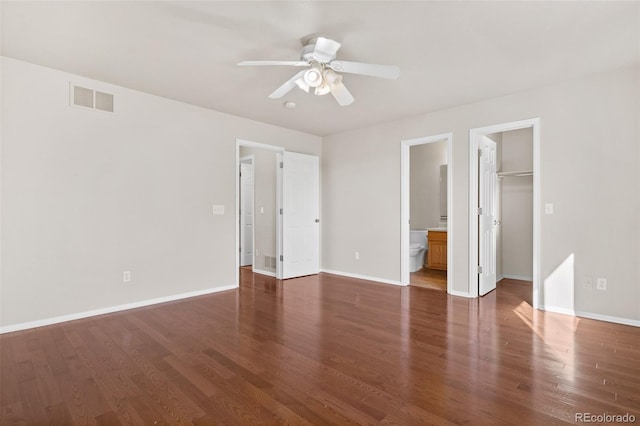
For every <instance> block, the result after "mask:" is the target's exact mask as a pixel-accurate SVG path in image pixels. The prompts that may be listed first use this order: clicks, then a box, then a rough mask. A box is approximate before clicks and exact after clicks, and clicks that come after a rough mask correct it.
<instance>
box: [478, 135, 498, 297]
mask: <svg viewBox="0 0 640 426" xmlns="http://www.w3.org/2000/svg"><path fill="white" fill-rule="evenodd" d="M479 154H480V158H479V162H480V167H479V174H480V176H479V184H480V185H479V194H478V195H479V207H480V210H479V212H478V221H479V223H478V229H479V239H478V242H479V247H478V248H479V252H480V253H479V259H478V260H479V266H480V268H481V269H480V271H478V272H479V276H478V294H479V295H480V296H484V295H485V294H487V293H489V292H490V291H492V290H495V288H496V224H497V222H496V184H497V181H498V176H497V173H496V166H497V153H496V143H495V142H494V141H492V140H491V139H489V138H488V137H486V136H483V137H482V139H481V141H480V147H479Z"/></svg>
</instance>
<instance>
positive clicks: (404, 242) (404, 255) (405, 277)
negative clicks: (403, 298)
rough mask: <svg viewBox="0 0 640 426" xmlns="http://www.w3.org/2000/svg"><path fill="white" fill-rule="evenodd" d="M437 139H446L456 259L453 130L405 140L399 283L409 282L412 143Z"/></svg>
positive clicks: (450, 271)
mask: <svg viewBox="0 0 640 426" xmlns="http://www.w3.org/2000/svg"><path fill="white" fill-rule="evenodd" d="M434 142H446V143H447V264H448V265H450V266H452V265H451V260H453V241H454V240H453V231H454V226H453V225H454V220H453V219H454V217H453V133H443V134H440V135H434V136H426V137H421V138H415V139H408V140H403V141H402V142H401V143H400V284H401V285H405V286H407V285H409V284H410V281H411V278H410V277H411V275H410V272H409V261H410V259H409V239H410V237H409V231H410V229H411V225H410V224H409V219H410V216H411V212H410V198H411V187H410V180H411V173H410V152H411V150H410V149H411V147H412V146H416V145H425V144H428V143H434ZM452 283H453V268H452V267H449V268H448V269H447V293H449V294H453V285H452Z"/></svg>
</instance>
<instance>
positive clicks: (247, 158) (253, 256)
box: [238, 155, 256, 269]
mask: <svg viewBox="0 0 640 426" xmlns="http://www.w3.org/2000/svg"><path fill="white" fill-rule="evenodd" d="M240 163H246V164H251V166H253V169H254V176H253V186H254V187H253V202H252V203H251V205H252V210H253V227H252V229H253V231H252V232H251V244H252V246H251V247H252V249H251V269H254V266H255V264H256V229H255V226H256V206H255V201H256V189H255V181H256V179H255V155H247V156H244V157H240V159H239V160H238V168H239V167H240ZM241 183H242V177H241V176H240V170H239V169H238V188H240V185H241ZM241 204H242V200H241V194H239V196H238V210H240V205H241ZM238 216H241V213H240V211H238ZM240 220H241V219H240V217H239V218H238V226H240ZM241 233H242V228H241V227H239V228H238V238H240V236H241ZM239 241H240V240H238V244H240V243H239ZM240 246H241V244H240V245H239V247H238V256H239V257H242V252H241V251H240ZM238 262H239V264H240V263H242V262H240V260H238Z"/></svg>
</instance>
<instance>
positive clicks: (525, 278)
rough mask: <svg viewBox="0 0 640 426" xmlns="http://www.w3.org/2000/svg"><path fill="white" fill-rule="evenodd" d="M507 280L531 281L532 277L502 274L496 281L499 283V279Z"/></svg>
mask: <svg viewBox="0 0 640 426" xmlns="http://www.w3.org/2000/svg"><path fill="white" fill-rule="evenodd" d="M504 278H506V279H508V280H520V281H533V277H525V276H524V275H511V274H502V275H500V277H498V279H497V280H496V281H500V280H501V279H504Z"/></svg>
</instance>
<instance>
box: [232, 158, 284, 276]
mask: <svg viewBox="0 0 640 426" xmlns="http://www.w3.org/2000/svg"><path fill="white" fill-rule="evenodd" d="M249 155H253V157H254V159H253V174H254V187H253V191H254V226H253V229H254V235H255V236H254V245H253V250H254V253H255V262H254V264H253V270H254V271H257V272H260V271H266V272H269V273H275V263H271V262H270V260H269V258H275V256H276V214H275V213H276V152H275V151H271V150H267V149H261V148H252V147H245V146H241V147H240V157H246V156H249ZM265 256H266V257H267V258H265Z"/></svg>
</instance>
